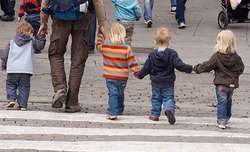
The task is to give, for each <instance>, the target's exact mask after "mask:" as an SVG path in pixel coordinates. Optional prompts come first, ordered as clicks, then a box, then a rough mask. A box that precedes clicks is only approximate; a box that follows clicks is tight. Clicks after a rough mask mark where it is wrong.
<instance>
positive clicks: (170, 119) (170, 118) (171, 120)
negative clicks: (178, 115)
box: [165, 110, 176, 125]
mask: <svg viewBox="0 0 250 152" xmlns="http://www.w3.org/2000/svg"><path fill="white" fill-rule="evenodd" d="M165 115H166V116H167V118H168V122H169V123H170V124H171V125H173V124H175V121H176V120H175V116H174V114H173V113H172V112H171V111H168V110H166V111H165Z"/></svg>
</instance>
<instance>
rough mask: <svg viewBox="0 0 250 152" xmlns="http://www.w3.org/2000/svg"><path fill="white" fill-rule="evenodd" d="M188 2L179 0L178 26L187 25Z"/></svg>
mask: <svg viewBox="0 0 250 152" xmlns="http://www.w3.org/2000/svg"><path fill="white" fill-rule="evenodd" d="M185 4H186V0H177V10H176V20H177V22H178V24H180V23H185Z"/></svg>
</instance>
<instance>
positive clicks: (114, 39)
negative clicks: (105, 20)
mask: <svg viewBox="0 0 250 152" xmlns="http://www.w3.org/2000/svg"><path fill="white" fill-rule="evenodd" d="M125 37H126V29H125V28H124V26H123V25H121V24H120V23H112V24H111V27H110V31H109V39H110V41H111V43H112V44H125Z"/></svg>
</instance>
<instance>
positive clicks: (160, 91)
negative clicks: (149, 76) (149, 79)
mask: <svg viewBox="0 0 250 152" xmlns="http://www.w3.org/2000/svg"><path fill="white" fill-rule="evenodd" d="M151 104H152V109H151V114H153V115H155V116H158V117H159V116H160V115H161V109H162V108H163V109H164V110H175V99H174V87H166V88H159V87H156V86H152V98H151Z"/></svg>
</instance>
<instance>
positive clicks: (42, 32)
mask: <svg viewBox="0 0 250 152" xmlns="http://www.w3.org/2000/svg"><path fill="white" fill-rule="evenodd" d="M37 34H38V35H47V34H48V25H47V23H43V24H41V26H40V28H39V31H38V33H37Z"/></svg>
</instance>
